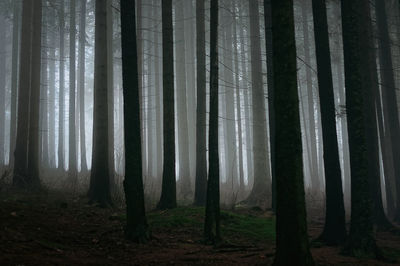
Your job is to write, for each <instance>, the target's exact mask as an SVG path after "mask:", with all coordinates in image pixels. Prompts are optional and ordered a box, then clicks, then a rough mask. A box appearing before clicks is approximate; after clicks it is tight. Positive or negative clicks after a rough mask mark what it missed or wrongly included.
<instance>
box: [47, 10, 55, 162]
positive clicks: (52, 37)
mask: <svg viewBox="0 0 400 266" xmlns="http://www.w3.org/2000/svg"><path fill="white" fill-rule="evenodd" d="M50 12H51V13H50V18H49V23H50V25H51V26H53V25H55V17H56V12H55V10H53V9H52V10H51V11H50ZM49 39H50V42H49V83H48V89H49V97H48V99H49V101H48V110H49V123H48V125H49V127H48V128H49V132H48V134H49V140H48V143H49V166H50V167H51V168H54V167H55V166H56V154H55V149H56V147H55V145H56V144H55V130H56V129H55V127H56V126H55V125H56V120H55V110H56V104H55V103H56V98H55V94H56V93H55V91H56V34H55V31H54V30H53V29H52V30H50V31H49Z"/></svg>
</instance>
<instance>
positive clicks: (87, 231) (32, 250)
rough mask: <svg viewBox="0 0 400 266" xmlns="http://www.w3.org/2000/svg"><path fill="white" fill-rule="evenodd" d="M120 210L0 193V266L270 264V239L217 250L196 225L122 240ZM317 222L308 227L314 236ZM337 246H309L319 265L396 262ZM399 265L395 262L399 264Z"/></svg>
mask: <svg viewBox="0 0 400 266" xmlns="http://www.w3.org/2000/svg"><path fill="white" fill-rule="evenodd" d="M123 214H124V211H123V210H122V209H118V208H112V209H101V208H98V207H96V206H90V205H87V204H86V200H85V199H84V198H76V197H72V196H68V195H65V194H62V193H53V192H52V193H48V194H45V195H41V196H37V195H29V196H28V195H26V194H2V195H0V265H270V264H271V263H272V261H273V255H274V243H273V241H258V240H254V239H252V238H245V237H242V236H239V235H238V236H236V237H235V236H234V235H233V236H231V238H232V239H234V242H230V243H234V244H229V245H225V246H222V247H219V248H217V249H215V248H213V247H210V246H205V245H203V244H202V243H201V239H202V237H201V236H202V235H201V232H202V228H201V226H199V225H197V226H194V227H184V226H181V227H180V226H176V227H173V228H168V229H166V228H158V227H155V228H153V236H154V238H153V240H152V241H151V242H150V243H148V244H146V245H137V244H133V243H130V242H128V241H125V240H124V237H123V222H122V221H121V217H123ZM319 231H320V225H318V224H315V225H313V226H311V228H310V232H311V234H312V235H317V234H318V232H319ZM378 240H379V244H380V245H381V247H383V248H384V249H385V251H387V252H388V253H390V256H391V257H392V258H399V257H400V237H398V236H393V235H390V234H387V233H385V234H383V233H382V234H379V235H378ZM339 251H340V249H339V248H330V247H320V248H313V250H312V252H313V255H314V258H315V260H316V261H317V262H318V264H319V265H396V263H393V262H392V263H388V262H381V261H375V260H360V259H354V258H349V257H344V256H340V255H338V254H339ZM399 265H400V264H399Z"/></svg>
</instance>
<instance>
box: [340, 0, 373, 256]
mask: <svg viewBox="0 0 400 266" xmlns="http://www.w3.org/2000/svg"><path fill="white" fill-rule="evenodd" d="M341 4H342V25H343V52H344V67H345V85H346V113H347V118H348V133H349V148H350V167H351V223H350V234H349V237H348V240H347V243H346V246H345V252H346V253H348V254H350V255H353V256H368V257H377V256H378V255H379V251H378V248H377V245H376V242H375V237H374V232H373V219H372V213H373V212H372V198H371V193H370V186H371V183H370V182H371V180H370V178H369V175H368V170H369V167H368V163H369V161H368V153H367V136H366V127H367V125H368V123H369V119H371V118H370V117H366V115H365V112H364V110H365V108H366V105H367V97H371V95H370V94H369V93H370V92H371V90H370V86H371V77H370V65H369V60H370V58H369V56H368V54H369V52H370V51H369V50H370V49H371V48H370V42H368V35H369V29H368V25H369V20H370V8H369V1H368V0H354V1H346V0H342V1H341Z"/></svg>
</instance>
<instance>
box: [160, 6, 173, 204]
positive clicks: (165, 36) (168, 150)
mask: <svg viewBox="0 0 400 266" xmlns="http://www.w3.org/2000/svg"><path fill="white" fill-rule="evenodd" d="M161 1H162V2H161V3H162V6H161V10H162V43H163V108H164V164H163V165H164V170H163V180H162V188H161V198H160V201H159V203H158V205H157V208H158V209H170V208H175V207H176V180H175V122H174V121H175V108H174V106H175V102H174V47H173V26H172V0H161Z"/></svg>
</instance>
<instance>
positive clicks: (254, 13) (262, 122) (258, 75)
mask: <svg viewBox="0 0 400 266" xmlns="http://www.w3.org/2000/svg"><path fill="white" fill-rule="evenodd" d="M249 9H250V41H251V80H252V94H253V95H252V105H253V125H252V126H253V132H252V134H253V154H254V159H253V161H254V184H253V189H252V191H251V193H250V196H249V197H248V198H247V200H246V202H247V203H248V204H249V205H258V206H260V207H264V208H266V207H267V204H271V201H270V198H269V196H270V192H271V187H270V185H271V183H270V181H269V178H270V169H269V167H270V165H269V158H268V153H267V125H266V111H265V100H264V99H265V96H264V86H263V80H262V67H261V45H260V20H259V14H258V13H259V9H258V1H257V0H249Z"/></svg>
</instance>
